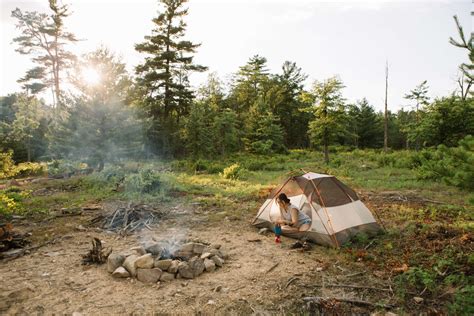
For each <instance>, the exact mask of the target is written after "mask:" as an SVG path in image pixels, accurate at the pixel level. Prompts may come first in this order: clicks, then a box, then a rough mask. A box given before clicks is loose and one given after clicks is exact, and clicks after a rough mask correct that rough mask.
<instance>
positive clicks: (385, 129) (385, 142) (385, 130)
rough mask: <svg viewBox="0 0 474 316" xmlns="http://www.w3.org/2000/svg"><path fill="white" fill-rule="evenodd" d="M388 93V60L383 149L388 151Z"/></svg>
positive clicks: (386, 65)
mask: <svg viewBox="0 0 474 316" xmlns="http://www.w3.org/2000/svg"><path fill="white" fill-rule="evenodd" d="M387 93H388V61H387V62H386V64H385V111H384V117H383V118H384V119H383V149H384V151H385V152H387V151H388V108H387Z"/></svg>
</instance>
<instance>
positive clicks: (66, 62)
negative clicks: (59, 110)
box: [12, 0, 77, 106]
mask: <svg viewBox="0 0 474 316" xmlns="http://www.w3.org/2000/svg"><path fill="white" fill-rule="evenodd" d="M49 7H50V9H51V11H52V14H51V15H48V14H46V13H38V12H36V11H33V12H29V11H25V12H22V11H21V10H20V9H19V8H16V9H15V10H13V11H12V17H13V18H15V19H17V20H18V21H17V28H18V29H20V31H21V32H22V35H21V36H18V37H16V38H14V39H13V42H15V43H17V44H18V48H17V49H16V51H17V52H19V53H20V54H25V55H32V56H33V57H32V60H33V62H34V63H35V64H36V65H37V66H35V67H34V68H32V69H30V70H28V71H27V73H26V75H25V76H24V77H23V78H21V79H20V80H19V82H21V83H24V88H25V89H27V91H29V92H31V93H38V92H40V91H42V90H44V89H45V88H48V87H51V88H52V91H53V102H54V106H56V105H58V104H61V84H62V80H63V77H62V74H63V72H64V70H65V69H67V68H68V67H70V66H71V62H72V61H73V60H74V59H75V56H74V54H72V53H71V52H69V51H68V50H67V49H66V45H67V44H70V43H74V42H76V41H77V39H76V37H75V35H74V34H73V33H70V32H67V31H66V30H65V27H64V19H65V18H66V17H68V16H69V15H70V13H69V10H68V6H67V5H58V3H57V0H49Z"/></svg>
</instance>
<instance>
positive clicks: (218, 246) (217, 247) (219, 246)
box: [211, 244, 221, 249]
mask: <svg viewBox="0 0 474 316" xmlns="http://www.w3.org/2000/svg"><path fill="white" fill-rule="evenodd" d="M211 247H212V248H214V249H221V244H212V245H211Z"/></svg>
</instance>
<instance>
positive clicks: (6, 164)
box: [0, 151, 15, 179]
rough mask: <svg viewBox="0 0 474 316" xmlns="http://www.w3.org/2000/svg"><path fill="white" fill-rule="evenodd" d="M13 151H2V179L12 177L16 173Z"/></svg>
mask: <svg viewBox="0 0 474 316" xmlns="http://www.w3.org/2000/svg"><path fill="white" fill-rule="evenodd" d="M12 157H13V151H8V152H6V153H0V179H5V178H10V177H12V176H14V175H15V171H14V167H15V162H14V161H13V158H12Z"/></svg>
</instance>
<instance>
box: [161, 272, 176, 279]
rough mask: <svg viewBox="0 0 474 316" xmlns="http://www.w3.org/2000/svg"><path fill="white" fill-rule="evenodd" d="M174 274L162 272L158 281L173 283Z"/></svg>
mask: <svg viewBox="0 0 474 316" xmlns="http://www.w3.org/2000/svg"><path fill="white" fill-rule="evenodd" d="M173 280H174V274H173V273H169V272H163V273H162V274H161V276H160V281H173Z"/></svg>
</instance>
